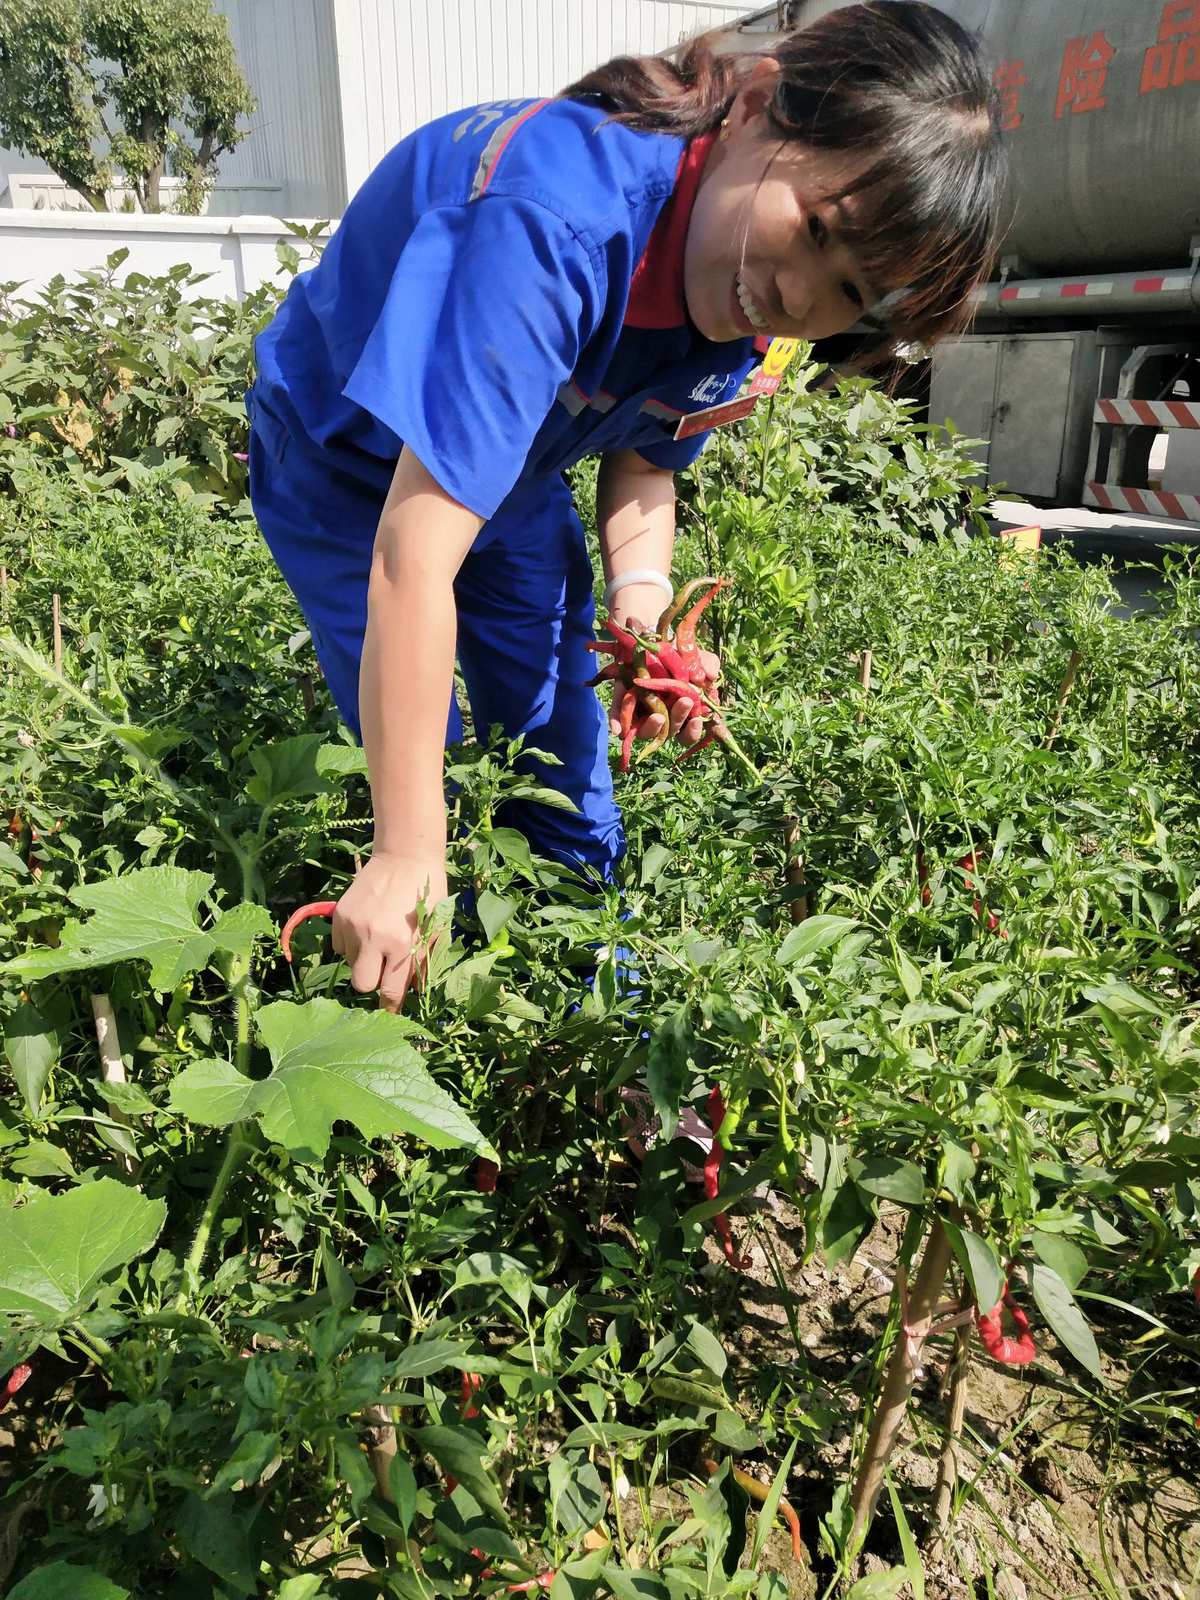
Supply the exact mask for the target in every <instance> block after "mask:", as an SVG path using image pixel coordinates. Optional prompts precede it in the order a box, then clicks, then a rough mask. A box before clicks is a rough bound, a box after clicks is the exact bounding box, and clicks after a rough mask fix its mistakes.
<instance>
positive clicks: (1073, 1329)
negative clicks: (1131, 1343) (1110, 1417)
mask: <svg viewBox="0 0 1200 1600" xmlns="http://www.w3.org/2000/svg"><path fill="white" fill-rule="evenodd" d="M1029 1288H1030V1292H1031V1293H1032V1295H1033V1298H1034V1300H1035V1301H1036V1302H1037V1308H1038V1310H1039V1311H1040V1312H1041V1313H1042V1315H1043V1316H1044V1317H1045V1319H1046V1321H1047V1322H1048V1323H1049V1324H1050V1326H1051V1328H1053V1330H1054V1333H1055V1336H1056V1337H1057V1338H1058V1340H1059V1342H1060V1343H1061V1344H1063V1345H1065V1346H1066V1348H1067V1349H1068V1350H1069V1351H1070V1352H1071V1354H1072V1355H1073V1356H1074V1357H1075V1359H1076V1361H1078V1362H1079V1364H1080V1366H1081V1367H1086V1368H1087V1370H1088V1371H1089V1372H1090V1373H1092V1374H1093V1376H1095V1377H1097V1378H1103V1376H1104V1372H1103V1370H1102V1368H1101V1366H1100V1352H1099V1350H1097V1348H1096V1340H1095V1337H1094V1335H1093V1333H1092V1330H1091V1329H1090V1328H1089V1327H1088V1325H1087V1320H1086V1319H1085V1317H1084V1315H1083V1312H1082V1311H1080V1309H1079V1307H1078V1306H1077V1305H1076V1304H1075V1297H1074V1295H1072V1293H1071V1291H1070V1289H1068V1288H1067V1286H1066V1284H1065V1283H1064V1282H1063V1280H1062V1279H1061V1278H1060V1277H1059V1275H1058V1273H1057V1272H1055V1271H1054V1270H1053V1268H1051V1267H1047V1266H1043V1265H1042V1263H1041V1262H1040V1261H1033V1262H1031V1263H1030V1265H1029Z"/></svg>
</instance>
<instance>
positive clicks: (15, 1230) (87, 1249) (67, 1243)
mask: <svg viewBox="0 0 1200 1600" xmlns="http://www.w3.org/2000/svg"><path fill="white" fill-rule="evenodd" d="M166 1215H167V1207H166V1202H165V1201H163V1200H148V1199H147V1198H146V1196H145V1195H144V1194H141V1193H139V1191H138V1190H137V1189H128V1188H126V1187H125V1185H124V1184H122V1183H118V1182H117V1181H116V1179H115V1178H100V1179H98V1180H97V1181H96V1182H95V1183H88V1184H81V1185H80V1186H79V1187H78V1188H75V1189H68V1190H67V1192H66V1193H65V1194H39V1195H37V1196H36V1197H35V1198H34V1199H32V1200H30V1201H28V1202H27V1203H26V1204H25V1205H23V1206H18V1207H14V1208H12V1209H10V1211H9V1213H8V1215H7V1217H6V1218H5V1219H4V1222H3V1226H2V1227H0V1311H7V1312H13V1313H18V1314H23V1315H27V1316H33V1317H36V1318H37V1319H38V1321H39V1322H42V1323H44V1324H51V1325H58V1324H61V1323H64V1322H70V1321H73V1320H74V1319H75V1318H76V1317H78V1316H79V1315H81V1313H82V1312H84V1311H86V1310H87V1308H88V1306H89V1305H90V1304H91V1302H92V1300H93V1299H94V1297H95V1293H96V1290H97V1288H98V1287H99V1284H100V1282H101V1280H102V1279H103V1278H104V1277H106V1276H107V1274H108V1273H110V1272H113V1271H115V1269H116V1268H117V1267H121V1266H124V1265H125V1263H126V1262H128V1261H133V1260H135V1259H136V1257H138V1256H140V1255H144V1254H145V1252H146V1251H147V1250H149V1248H150V1246H151V1245H152V1244H153V1243H154V1241H155V1240H156V1239H157V1238H158V1235H159V1232H160V1230H161V1228H162V1225H163V1222H164V1221H165V1220H166Z"/></svg>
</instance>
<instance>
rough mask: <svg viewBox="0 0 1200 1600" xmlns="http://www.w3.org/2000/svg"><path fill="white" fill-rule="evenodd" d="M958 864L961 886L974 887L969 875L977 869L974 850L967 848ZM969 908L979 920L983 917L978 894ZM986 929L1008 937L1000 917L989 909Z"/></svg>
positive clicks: (977, 860) (1004, 937)
mask: <svg viewBox="0 0 1200 1600" xmlns="http://www.w3.org/2000/svg"><path fill="white" fill-rule="evenodd" d="M958 864H959V866H960V867H961V868H962V869H963V887H964V888H965V889H967V890H971V889H973V888H974V887H975V881H974V879H973V878H972V877H971V874H972V873H973V872H978V871H979V857H978V856H977V855H976V853H975V851H974V850H968V851H967V853H966V855H965V856H963V857H962V859H961V860H960V861H959V863H958ZM971 909H972V910H973V911H974V913H975V915H976V916H977V917H979V918H980V919H981V920H982V919H983V915H984V910H983V901H982V900H981V899H980V898H979V896H978V895H976V896H975V897H974V899H973V900H972V901H971ZM987 930H988V932H989V933H998V934H999V935H1000V937H1001V938H1002V939H1007V938H1008V933H1007V931H1006V930H1005V929H1004V928H1002V927H1001V926H1000V918H999V917H998V916H997V915H996V913H995V912H994V911H989V912H988V913H987Z"/></svg>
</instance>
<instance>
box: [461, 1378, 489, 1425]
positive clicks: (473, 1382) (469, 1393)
mask: <svg viewBox="0 0 1200 1600" xmlns="http://www.w3.org/2000/svg"><path fill="white" fill-rule="evenodd" d="M482 1387H483V1379H482V1378H481V1377H480V1375H479V1373H477V1372H464V1373H463V1375H462V1405H461V1406H460V1407H459V1415H460V1416H463V1417H477V1416H478V1415H479V1407H478V1406H477V1405H476V1404H475V1403H474V1397H475V1395H476V1394H477V1393H478V1392H479V1390H480V1389H481V1388H482Z"/></svg>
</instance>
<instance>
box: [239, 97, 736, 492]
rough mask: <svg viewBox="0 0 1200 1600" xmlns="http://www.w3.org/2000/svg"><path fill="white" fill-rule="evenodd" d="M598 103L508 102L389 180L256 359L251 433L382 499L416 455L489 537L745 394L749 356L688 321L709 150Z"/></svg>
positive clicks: (384, 169) (295, 298) (399, 164)
mask: <svg viewBox="0 0 1200 1600" xmlns="http://www.w3.org/2000/svg"><path fill="white" fill-rule="evenodd" d="M608 116H609V112H608V110H607V109H606V108H605V107H603V106H601V105H600V104H598V103H595V102H581V101H573V100H530V101H509V102H505V103H504V104H502V105H498V106H480V107H477V108H475V109H473V110H467V111H459V112H455V113H454V114H452V115H450V116H447V117H443V118H440V119H439V120H438V121H436V122H433V123H430V124H428V125H427V126H426V127H423V128H420V129H418V130H417V131H416V132H415V133H413V134H411V135H410V136H409V137H408V138H406V139H404V140H403V141H402V142H401V143H400V144H399V145H397V146H396V147H395V148H394V149H393V150H392V151H391V152H390V154H388V155H387V156H386V157H385V158H384V160H383V161H382V162H381V163H380V164H379V166H378V167H377V168H376V169H375V171H374V172H373V173H372V174H371V176H370V177H369V178H368V179H367V181H366V182H365V183H364V184H363V186H362V188H361V189H360V190H359V192H358V193H357V194H356V195H355V197H354V199H353V201H352V202H351V204H350V205H349V207H348V208H347V211H346V214H345V216H344V218H343V219H342V221H341V223H340V224H339V226H338V228H337V231H336V232H335V234H334V236H333V238H332V240H331V241H330V243H329V244H328V246H327V247H326V249H325V252H324V255H323V257H322V259H321V261H320V263H319V264H318V265H317V266H316V267H315V268H314V269H313V270H311V271H309V272H306V273H303V274H301V275H299V276H298V277H297V278H296V279H295V280H294V281H293V283H292V285H291V288H290V289H289V291H288V294H287V297H286V299H285V300H284V302H283V305H282V306H281V308H280V310H279V312H278V313H277V315H276V317H275V319H274V320H273V322H272V323H271V324H270V326H269V327H268V328H267V329H266V331H265V332H264V333H263V334H261V335H260V337H259V339H258V341H257V345H256V357H257V368H258V376H257V379H256V382H255V385H254V389H253V391H252V393H251V396H250V405H251V411H252V415H253V414H254V413H255V410H256V408H260V407H261V408H262V409H263V410H264V411H265V412H266V413H267V414H268V415H269V417H270V419H271V420H272V421H273V423H274V425H275V426H276V427H277V428H278V427H282V428H283V429H284V430H286V432H287V434H288V435H289V436H290V438H291V440H292V444H293V446H294V447H295V448H297V449H299V450H300V451H301V452H302V453H303V454H304V455H305V456H307V457H310V458H312V459H313V461H314V462H316V461H319V462H322V463H324V464H325V465H326V466H327V467H329V468H332V469H335V470H337V471H338V472H341V473H346V474H349V475H350V476H351V477H353V478H356V479H358V480H360V481H362V482H364V483H365V484H369V485H372V486H374V487H376V488H377V489H378V491H379V493H380V495H381V496H382V495H383V494H385V493H386V491H387V488H388V485H389V483H390V481H391V477H392V473H393V471H394V468H395V463H396V460H397V458H398V457H399V454H400V451H401V448H402V446H403V445H404V444H407V445H408V446H409V447H410V449H411V450H412V451H413V452H414V453H415V454H416V456H417V457H418V458H419V459H420V460H421V462H422V463H423V464H424V466H425V467H426V468H427V469H428V471H429V472H430V473H431V474H432V476H433V477H434V478H435V479H436V480H437V481H438V483H439V484H440V485H441V486H442V488H443V489H445V491H446V492H447V493H448V494H449V495H451V496H452V497H453V498H454V499H455V500H457V501H458V502H459V503H460V504H462V505H464V506H466V507H467V508H468V509H469V510H471V511H473V512H474V513H475V514H476V515H477V516H479V517H481V518H483V519H484V520H485V522H486V521H487V520H488V519H489V518H491V517H492V516H493V515H494V514H495V512H496V511H497V509H498V508H499V507H500V506H501V504H502V503H503V502H504V500H505V499H506V498H507V497H508V496H509V494H510V493H511V491H512V490H513V489H514V488H515V487H516V486H517V485H518V484H520V483H522V482H525V481H528V480H531V479H535V478H537V477H539V476H543V475H546V474H552V473H559V472H561V471H562V470H563V469H564V468H566V467H569V466H571V465H572V464H573V463H574V462H576V461H579V460H580V459H581V458H582V457H584V456H587V455H594V454H597V453H600V452H607V451H612V450H619V449H629V448H633V449H636V450H637V451H639V453H640V454H641V455H643V456H644V457H645V458H646V459H647V460H648V461H650V462H651V463H652V464H654V465H655V466H660V467H664V468H669V469H676V468H680V467H683V466H686V465H688V463H689V462H691V461H692V460H693V459H694V458H695V457H696V455H697V454H698V453H699V451H700V449H701V448H702V447H703V444H704V439H705V435H704V434H703V433H701V434H697V435H695V436H693V437H691V438H688V439H685V440H676V439H675V438H674V437H673V435H674V432H675V429H676V427H677V425H678V423H679V420H680V418H681V417H682V416H683V415H685V414H687V413H689V412H695V411H699V410H706V409H708V408H709V407H711V406H713V405H716V404H718V403H720V402H722V401H724V400H728V399H731V398H732V397H733V396H734V395H735V394H736V393H737V391H738V389H739V387H740V386H741V383H742V381H743V379H744V378H745V376H746V374H747V373H748V372H749V370H750V369H751V367H752V366H753V365H754V363H755V361H756V360H757V359H758V358H759V357H758V354H757V353H756V348H755V344H754V341H753V340H751V339H738V340H732V341H729V342H724V343H713V342H712V341H710V340H708V339H705V338H704V337H703V336H702V335H701V334H700V333H699V332H698V331H697V330H696V329H695V328H694V327H693V326H692V324H691V323H690V321H689V320H688V317H687V312H686V308H685V305H684V299H683V246H684V242H685V240H686V235H687V225H688V220H689V217H690V212H691V205H692V201H693V200H694V197H695V192H696V188H697V186H698V184H699V180H700V176H701V173H702V171H703V162H704V158H705V157H706V156H707V152H708V146H709V144H710V143H711V141H710V140H694V141H692V142H691V144H690V145H689V144H688V143H687V142H686V141H684V140H682V139H679V138H675V137H673V136H670V135H666V134H657V133H640V132H635V131H633V130H631V129H629V128H626V127H623V126H621V125H619V124H615V123H612V122H610V121H608V120H607V119H608Z"/></svg>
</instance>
